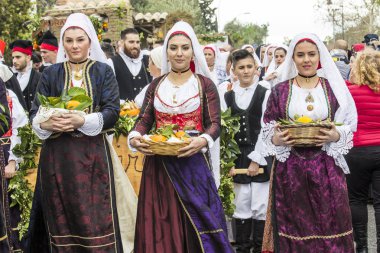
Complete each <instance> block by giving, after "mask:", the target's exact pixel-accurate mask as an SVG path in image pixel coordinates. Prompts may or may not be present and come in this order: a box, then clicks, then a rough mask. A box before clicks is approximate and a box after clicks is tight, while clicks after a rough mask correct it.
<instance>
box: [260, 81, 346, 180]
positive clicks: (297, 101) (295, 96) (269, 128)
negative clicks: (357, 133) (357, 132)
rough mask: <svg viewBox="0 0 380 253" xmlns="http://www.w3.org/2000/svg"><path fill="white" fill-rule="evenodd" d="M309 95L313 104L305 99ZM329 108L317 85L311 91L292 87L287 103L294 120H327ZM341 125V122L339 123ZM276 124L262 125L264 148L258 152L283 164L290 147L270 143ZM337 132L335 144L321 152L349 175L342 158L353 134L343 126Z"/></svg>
mask: <svg viewBox="0 0 380 253" xmlns="http://www.w3.org/2000/svg"><path fill="white" fill-rule="evenodd" d="M309 94H310V95H311V96H312V98H313V100H314V102H313V103H310V102H308V101H310V100H308V99H307V97H308V96H309ZM309 105H312V106H313V110H311V111H309V110H308V109H307V107H308V106H309ZM328 110H329V107H328V103H327V98H326V95H325V92H324V89H323V87H322V85H321V83H319V84H318V85H317V87H315V88H313V89H303V88H300V87H298V86H297V85H295V84H293V85H292V91H291V98H290V101H289V117H290V118H294V116H295V115H296V114H297V115H299V116H302V115H304V116H308V117H310V118H312V119H313V120H319V119H321V120H324V119H327V118H328V115H329V111H328ZM340 123H341V122H340ZM275 124H276V122H275V121H272V122H269V123H267V124H264V125H263V128H262V130H261V134H262V138H263V140H264V144H265V148H262V149H261V150H260V152H261V153H262V155H265V156H267V155H275V156H276V159H277V160H278V161H280V162H285V161H286V160H287V159H288V157H289V155H290V151H291V147H290V146H276V145H274V144H273V142H272V137H273V135H274V126H275ZM336 128H337V131H338V132H339V134H340V138H339V140H338V141H337V142H330V143H326V144H324V145H323V147H322V150H323V151H326V152H327V155H329V156H331V157H333V158H334V160H335V164H336V165H337V166H339V167H340V168H342V170H343V171H344V173H346V174H348V173H349V168H348V166H347V163H346V161H345V159H344V157H343V155H345V154H347V153H348V151H349V150H350V149H351V148H352V146H353V141H352V139H353V133H352V131H351V128H350V126H347V125H343V126H337V127H336Z"/></svg>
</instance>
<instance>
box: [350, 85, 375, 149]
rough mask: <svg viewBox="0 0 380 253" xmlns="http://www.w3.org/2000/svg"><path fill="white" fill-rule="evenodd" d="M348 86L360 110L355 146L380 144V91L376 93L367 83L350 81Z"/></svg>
mask: <svg viewBox="0 0 380 253" xmlns="http://www.w3.org/2000/svg"><path fill="white" fill-rule="evenodd" d="M347 83H348V82H347ZM348 88H349V90H350V92H351V94H352V97H353V98H354V101H355V104H356V108H357V110H358V130H357V131H356V132H355V133H354V146H355V147H358V146H380V93H375V92H374V91H372V90H371V89H370V88H369V87H368V86H366V85H363V86H358V85H352V84H350V83H348Z"/></svg>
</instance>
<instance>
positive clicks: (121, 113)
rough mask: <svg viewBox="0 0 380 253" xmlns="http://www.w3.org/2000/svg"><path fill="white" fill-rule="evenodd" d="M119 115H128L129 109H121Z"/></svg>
mask: <svg viewBox="0 0 380 253" xmlns="http://www.w3.org/2000/svg"><path fill="white" fill-rule="evenodd" d="M119 115H120V116H121V117H124V116H125V115H127V111H125V110H121V111H120V114H119Z"/></svg>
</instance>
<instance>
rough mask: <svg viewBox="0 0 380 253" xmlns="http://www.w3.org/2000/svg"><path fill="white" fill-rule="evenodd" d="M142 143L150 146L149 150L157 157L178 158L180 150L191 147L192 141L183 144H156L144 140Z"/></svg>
mask: <svg viewBox="0 0 380 253" xmlns="http://www.w3.org/2000/svg"><path fill="white" fill-rule="evenodd" d="M141 142H143V143H147V144H149V148H148V149H149V150H150V151H152V153H153V154H155V155H169V156H177V155H178V150H179V149H181V148H183V147H186V146H187V145H189V143H190V141H183V142H166V141H164V142H155V141H151V140H147V139H142V140H141Z"/></svg>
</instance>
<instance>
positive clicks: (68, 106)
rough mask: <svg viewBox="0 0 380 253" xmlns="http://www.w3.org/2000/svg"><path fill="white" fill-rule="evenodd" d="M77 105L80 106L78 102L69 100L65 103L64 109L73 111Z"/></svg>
mask: <svg viewBox="0 0 380 253" xmlns="http://www.w3.org/2000/svg"><path fill="white" fill-rule="evenodd" d="M78 105H80V102H79V101H76V100H70V101H69V102H67V103H66V109H69V110H74V109H75V108H76V107H77V106H78Z"/></svg>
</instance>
